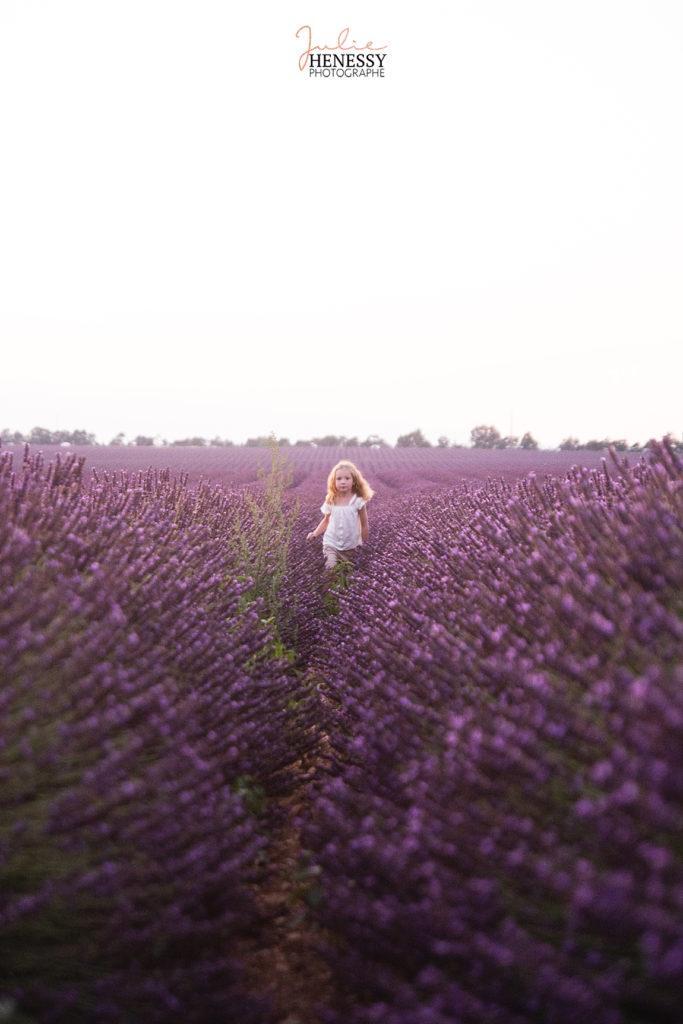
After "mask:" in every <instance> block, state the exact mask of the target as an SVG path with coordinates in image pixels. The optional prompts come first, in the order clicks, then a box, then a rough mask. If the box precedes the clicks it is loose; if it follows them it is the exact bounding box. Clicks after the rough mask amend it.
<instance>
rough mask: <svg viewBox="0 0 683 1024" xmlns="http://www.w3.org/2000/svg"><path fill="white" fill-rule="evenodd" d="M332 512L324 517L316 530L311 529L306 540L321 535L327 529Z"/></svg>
mask: <svg viewBox="0 0 683 1024" xmlns="http://www.w3.org/2000/svg"><path fill="white" fill-rule="evenodd" d="M331 514H332V513H331V512H328V513H327V515H326V516H323V517H322V519H321V520H320V522H319V523H318V525H317V526H316V528H315V530H311V532H310V533H309V534H308V535H307V537H306V540H312V539H313V537H319V536H320V534H321V533H324V532H325V530H326V529H327V524H328V523H329V521H330V515H331Z"/></svg>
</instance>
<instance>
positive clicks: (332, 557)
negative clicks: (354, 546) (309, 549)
mask: <svg viewBox="0 0 683 1024" xmlns="http://www.w3.org/2000/svg"><path fill="white" fill-rule="evenodd" d="M323 555H324V558H325V568H326V569H334V567H335V565H336V564H337V550H336V548H333V547H331V545H329V544H323Z"/></svg>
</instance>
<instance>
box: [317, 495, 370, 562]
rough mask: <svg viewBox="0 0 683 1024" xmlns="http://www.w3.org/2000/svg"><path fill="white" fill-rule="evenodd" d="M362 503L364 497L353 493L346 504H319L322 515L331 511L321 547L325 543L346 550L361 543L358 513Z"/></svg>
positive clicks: (363, 503) (363, 502) (339, 549)
mask: <svg viewBox="0 0 683 1024" xmlns="http://www.w3.org/2000/svg"><path fill="white" fill-rule="evenodd" d="M364 505H365V501H364V499H363V498H359V497H358V495H357V494H354V496H353V498H352V499H351V501H350V502H349V503H348V505H329V504H328V503H327V502H325V503H324V504H323V505H321V506H320V511H321V512H322V514H323V515H324V516H326V515H327V514H328V513H331V515H330V521H329V523H328V524H327V529H326V530H325V532H324V534H323V547H324V546H326V545H327V546H328V547H331V548H336V549H337V551H346V550H347V548H355V547H358V545H359V544H362V543H363V541H362V540H361V535H360V518H359V516H358V513H359V512H360V510H361V509H362V508H363V507H364Z"/></svg>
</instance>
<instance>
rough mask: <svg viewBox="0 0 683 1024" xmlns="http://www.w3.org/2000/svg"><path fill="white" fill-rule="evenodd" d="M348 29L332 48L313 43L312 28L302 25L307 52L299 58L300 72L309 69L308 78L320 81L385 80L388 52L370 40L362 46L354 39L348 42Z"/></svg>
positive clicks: (299, 32) (300, 31)
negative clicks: (321, 79) (343, 79)
mask: <svg viewBox="0 0 683 1024" xmlns="http://www.w3.org/2000/svg"><path fill="white" fill-rule="evenodd" d="M350 31H351V30H350V29H349V28H343V29H342V30H341V32H340V33H339V35H338V36H337V42H336V43H335V44H334V45H333V46H327V45H324V44H323V45H320V44H318V43H314V42H313V30H312V29H311V26H310V25H302V26H301V27H300V28H299V29H297V32H296V38H297V39H301V41H302V42H303V43H304V45H305V47H306V49H305V50H303V51H302V52H301V54H300V56H299V71H305V70H306V68H308V74H309V77H318V78H384V70H385V61H386V58H387V54H386V53H381V52H379V51H381V50H386V49H387V48H388V46H387V44H385V45H384V46H375V44H374V43H373V42H372V40H370V41H369V42H367V43H364V44H363V45H362V46H359V44H358V43H357V42H356V40H355V39H353V40H351V42H350V43H349V42H348V38H349V32H350Z"/></svg>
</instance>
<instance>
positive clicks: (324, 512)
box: [320, 502, 332, 516]
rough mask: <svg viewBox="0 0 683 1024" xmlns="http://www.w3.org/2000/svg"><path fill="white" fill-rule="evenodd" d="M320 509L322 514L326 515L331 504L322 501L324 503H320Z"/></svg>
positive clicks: (330, 508)
mask: <svg viewBox="0 0 683 1024" xmlns="http://www.w3.org/2000/svg"><path fill="white" fill-rule="evenodd" d="M320 511H321V512H322V514H323V515H324V516H326V515H329V513H330V512H331V511H332V506H331V505H328V504H327V502H324V503H323V504H322V505H321V506H320Z"/></svg>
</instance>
